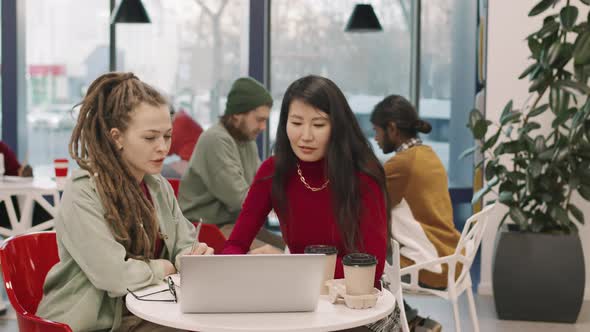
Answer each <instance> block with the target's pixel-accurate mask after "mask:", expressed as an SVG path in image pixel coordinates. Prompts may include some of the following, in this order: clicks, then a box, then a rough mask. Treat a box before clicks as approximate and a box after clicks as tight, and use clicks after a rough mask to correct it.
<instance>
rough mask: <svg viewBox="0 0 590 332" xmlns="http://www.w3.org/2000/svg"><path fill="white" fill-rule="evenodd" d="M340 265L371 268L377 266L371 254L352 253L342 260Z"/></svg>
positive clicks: (375, 259)
mask: <svg viewBox="0 0 590 332" xmlns="http://www.w3.org/2000/svg"><path fill="white" fill-rule="evenodd" d="M342 264H344V265H346V266H371V265H376V264H377V258H375V256H373V255H371V254H365V253H352V254H348V255H346V256H344V258H342Z"/></svg>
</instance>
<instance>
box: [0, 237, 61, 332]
mask: <svg viewBox="0 0 590 332" xmlns="http://www.w3.org/2000/svg"><path fill="white" fill-rule="evenodd" d="M0 261H1V262H2V275H3V277H4V286H5V287H6V294H8V299H9V300H10V304H11V305H12V307H13V308H14V310H15V311H16V318H17V321H18V328H19V331H21V332H64V331H66V332H72V329H70V327H69V326H68V325H66V324H63V323H57V322H52V321H50V320H46V319H43V318H41V317H37V316H35V313H36V312H37V307H38V306H39V301H41V297H42V296H43V283H44V282H45V276H46V275H47V272H49V269H51V267H52V266H53V265H55V264H56V263H57V262H59V256H58V254H57V243H56V240H55V232H38V233H29V234H24V235H18V236H14V237H11V238H9V239H7V240H6V241H4V243H3V244H2V246H1V247H0Z"/></svg>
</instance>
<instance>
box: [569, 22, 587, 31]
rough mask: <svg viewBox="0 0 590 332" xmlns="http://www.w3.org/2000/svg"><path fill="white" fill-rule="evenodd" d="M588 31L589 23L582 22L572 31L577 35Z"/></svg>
mask: <svg viewBox="0 0 590 332" xmlns="http://www.w3.org/2000/svg"><path fill="white" fill-rule="evenodd" d="M586 30H588V22H582V23H580V24H578V25H576V26H575V27H574V28H573V29H572V31H573V32H575V33H577V34H580V33H582V32H584V31H586Z"/></svg>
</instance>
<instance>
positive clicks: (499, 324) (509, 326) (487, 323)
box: [404, 295, 590, 332]
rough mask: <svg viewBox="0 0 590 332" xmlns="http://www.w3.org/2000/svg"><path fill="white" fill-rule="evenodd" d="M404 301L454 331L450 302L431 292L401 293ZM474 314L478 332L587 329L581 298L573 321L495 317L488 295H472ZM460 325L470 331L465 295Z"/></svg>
mask: <svg viewBox="0 0 590 332" xmlns="http://www.w3.org/2000/svg"><path fill="white" fill-rule="evenodd" d="M404 298H405V299H406V301H407V302H408V304H409V305H410V306H412V307H415V308H417V309H418V310H419V314H420V316H430V317H431V318H432V319H434V320H436V321H438V322H439V323H440V324H441V325H442V326H443V331H454V330H455V320H454V319H453V310H452V307H451V304H450V302H447V301H445V300H443V299H440V298H438V297H435V296H427V295H404ZM475 304H476V306H477V316H478V318H479V327H480V331H481V332H508V331H510V332H512V331H518V332H533V331H534V332H554V331H559V332H574V331H575V332H582V331H584V332H588V331H590V301H586V302H584V304H583V306H582V310H581V312H580V314H579V316H578V322H577V323H576V324H556V323H539V322H523V321H507V320H499V319H498V318H497V317H496V309H495V308H494V299H493V298H492V297H491V296H484V295H481V296H478V295H475ZM459 310H460V317H461V329H462V331H465V332H470V331H473V327H472V325H471V320H470V319H469V311H468V307H467V298H466V296H462V297H461V302H460V308H459Z"/></svg>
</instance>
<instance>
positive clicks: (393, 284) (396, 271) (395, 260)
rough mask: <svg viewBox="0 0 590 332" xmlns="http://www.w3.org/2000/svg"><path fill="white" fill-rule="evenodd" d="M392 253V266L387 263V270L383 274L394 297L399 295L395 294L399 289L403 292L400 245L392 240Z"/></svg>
mask: <svg viewBox="0 0 590 332" xmlns="http://www.w3.org/2000/svg"><path fill="white" fill-rule="evenodd" d="M391 251H392V254H391V257H392V258H391V259H392V264H389V262H385V269H384V271H383V272H384V274H385V278H386V281H387V282H388V283H389V291H390V292H392V293H393V295H397V294H395V292H397V290H398V289H399V290H400V291H401V275H400V266H399V259H400V254H399V243H398V242H397V241H396V240H394V239H391Z"/></svg>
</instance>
